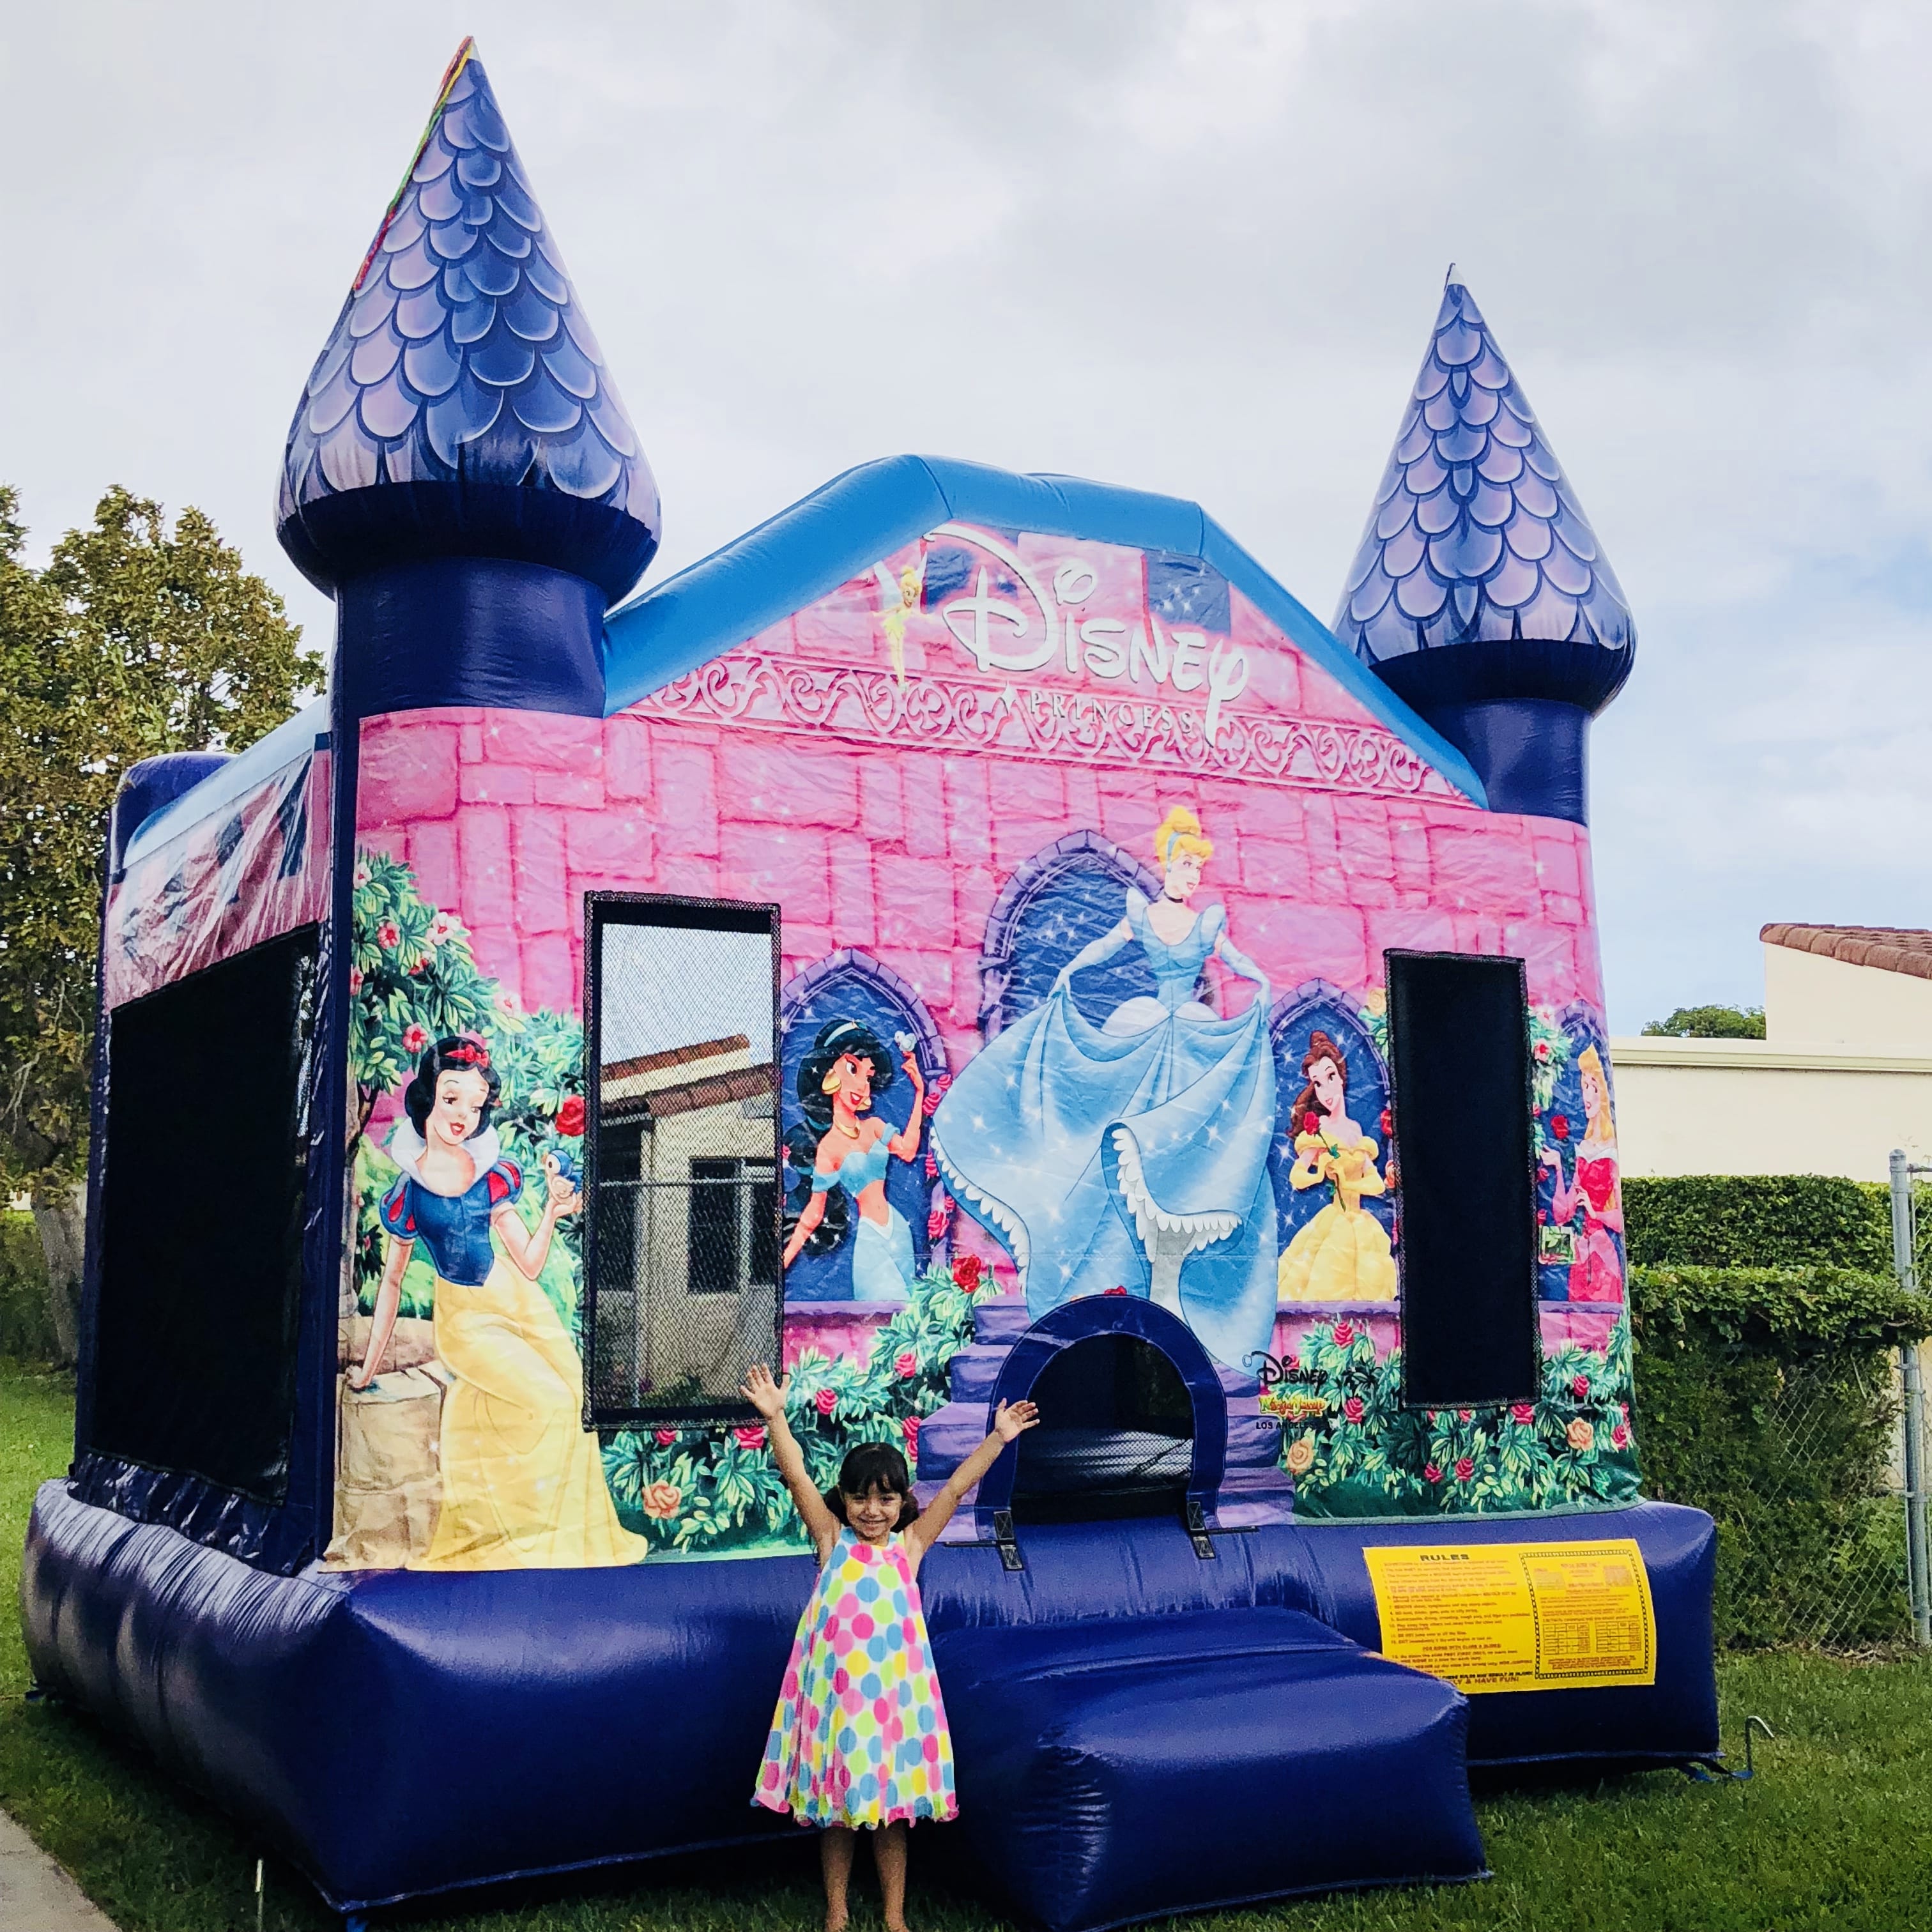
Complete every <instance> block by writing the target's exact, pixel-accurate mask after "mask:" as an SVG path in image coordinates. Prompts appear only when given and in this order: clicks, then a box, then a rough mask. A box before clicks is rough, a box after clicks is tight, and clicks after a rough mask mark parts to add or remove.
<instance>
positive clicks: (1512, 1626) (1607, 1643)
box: [1362, 1538, 1657, 1696]
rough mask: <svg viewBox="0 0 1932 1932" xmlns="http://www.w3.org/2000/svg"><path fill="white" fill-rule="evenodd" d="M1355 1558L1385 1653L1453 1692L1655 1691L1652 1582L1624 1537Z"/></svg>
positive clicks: (1388, 1549)
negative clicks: (1612, 1687) (1646, 1687)
mask: <svg viewBox="0 0 1932 1932" xmlns="http://www.w3.org/2000/svg"><path fill="white" fill-rule="evenodd" d="M1362 1554H1363V1556H1364V1558H1365V1559H1367V1562H1368V1566H1369V1580H1370V1583H1373V1585H1374V1586H1375V1592H1376V1610H1378V1611H1379V1613H1381V1616H1382V1651H1383V1654H1384V1655H1385V1656H1388V1657H1391V1658H1394V1660H1395V1661H1396V1662H1397V1663H1398V1664H1411V1665H1413V1666H1414V1667H1415V1669H1416V1670H1426V1671H1427V1672H1428V1673H1430V1675H1431V1676H1434V1677H1446V1678H1447V1679H1448V1680H1449V1682H1451V1684H1453V1685H1455V1687H1456V1688H1457V1690H1459V1691H1466V1692H1468V1693H1469V1694H1470V1695H1472V1696H1474V1695H1475V1694H1477V1693H1478V1692H1481V1691H1556V1690H1561V1689H1566V1688H1567V1689H1577V1688H1582V1687H1584V1686H1587V1685H1601V1684H1655V1682H1657V1619H1656V1616H1655V1613H1653V1611H1652V1608H1651V1601H1650V1578H1649V1575H1648V1574H1647V1573H1646V1571H1645V1569H1644V1567H1643V1552H1642V1551H1641V1550H1639V1549H1638V1547H1637V1545H1636V1544H1635V1543H1634V1542H1632V1541H1629V1540H1628V1538H1625V1539H1621V1540H1619V1541H1613V1542H1604V1543H1445V1544H1383V1545H1382V1546H1380V1547H1370V1548H1369V1549H1367V1550H1364V1551H1363V1552H1362Z"/></svg>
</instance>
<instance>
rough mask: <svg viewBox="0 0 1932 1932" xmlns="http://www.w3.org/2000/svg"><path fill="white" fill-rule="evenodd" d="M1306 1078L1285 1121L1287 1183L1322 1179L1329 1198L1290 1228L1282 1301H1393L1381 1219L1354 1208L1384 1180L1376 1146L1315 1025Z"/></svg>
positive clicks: (1344, 1067)
mask: <svg viewBox="0 0 1932 1932" xmlns="http://www.w3.org/2000/svg"><path fill="white" fill-rule="evenodd" d="M1301 1072H1302V1077H1303V1078H1304V1079H1305V1080H1306V1081H1307V1082H1308V1084H1307V1086H1305V1087H1304V1088H1303V1089H1302V1090H1301V1093H1300V1094H1299V1095H1298V1097H1296V1100H1295V1105H1294V1106H1293V1107H1292V1109H1290V1110H1289V1119H1290V1120H1291V1121H1293V1122H1294V1123H1295V1165H1294V1166H1292V1168H1290V1169H1289V1175H1288V1178H1289V1183H1290V1184H1291V1185H1292V1187H1294V1188H1295V1190H1296V1191H1297V1192H1298V1193H1299V1192H1300V1191H1301V1190H1302V1189H1304V1188H1305V1187H1321V1186H1322V1185H1323V1184H1327V1185H1328V1186H1329V1187H1332V1188H1333V1189H1334V1199H1333V1200H1331V1202H1328V1205H1327V1206H1325V1208H1322V1210H1321V1211H1319V1213H1318V1214H1316V1216H1315V1218H1314V1219H1313V1220H1311V1221H1310V1222H1308V1223H1306V1224H1305V1225H1304V1226H1302V1227H1301V1228H1300V1229H1297V1230H1296V1232H1295V1239H1294V1240H1293V1241H1290V1242H1289V1244H1288V1247H1287V1249H1286V1252H1285V1253H1283V1256H1282V1258H1281V1266H1280V1269H1279V1270H1278V1271H1277V1274H1276V1277H1275V1279H1276V1282H1277V1288H1278V1290H1279V1292H1280V1298H1281V1299H1282V1300H1283V1301H1394V1299H1395V1295H1396V1279H1395V1256H1394V1254H1393V1253H1391V1250H1390V1247H1389V1238H1388V1235H1387V1234H1386V1233H1385V1232H1384V1230H1383V1228H1382V1223H1380V1222H1379V1221H1378V1220H1376V1217H1374V1216H1373V1214H1370V1212H1369V1211H1368V1210H1367V1208H1364V1206H1363V1205H1362V1197H1363V1196H1364V1195H1366V1194H1383V1193H1387V1192H1388V1184H1386V1183H1385V1181H1383V1179H1382V1176H1381V1175H1379V1174H1378V1173H1377V1172H1376V1155H1377V1154H1379V1153H1380V1152H1381V1151H1382V1150H1381V1149H1380V1148H1379V1147H1377V1146H1376V1143H1375V1140H1374V1138H1373V1136H1370V1135H1368V1134H1365V1133H1363V1131H1362V1130H1361V1127H1360V1125H1359V1124H1358V1123H1357V1122H1356V1121H1355V1120H1353V1119H1352V1118H1351V1117H1350V1115H1349V1063H1348V1061H1346V1060H1345V1059H1344V1058H1343V1056H1342V1050H1341V1049H1340V1047H1338V1046H1337V1045H1336V1044H1335V1043H1334V1041H1333V1040H1331V1039H1330V1038H1329V1037H1328V1035H1327V1034H1325V1033H1322V1032H1321V1031H1319V1030H1318V1031H1316V1032H1315V1033H1313V1034H1311V1035H1310V1037H1309V1042H1308V1051H1307V1053H1305V1054H1304V1055H1303V1056H1302V1060H1301Z"/></svg>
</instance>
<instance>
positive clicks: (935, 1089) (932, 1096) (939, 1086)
mask: <svg viewBox="0 0 1932 1932" xmlns="http://www.w3.org/2000/svg"><path fill="white" fill-rule="evenodd" d="M951 1085H953V1076H952V1075H951V1074H950V1073H942V1074H941V1076H939V1078H938V1079H937V1080H935V1082H933V1083H932V1085H931V1086H930V1087H929V1088H927V1089H926V1112H928V1113H929V1114H936V1113H938V1112H939V1103H940V1102H941V1101H942V1100H944V1099H945V1098H946V1090H947V1088H949V1087H950V1086H951Z"/></svg>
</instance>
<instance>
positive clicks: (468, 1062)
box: [403, 1039, 503, 1134]
mask: <svg viewBox="0 0 1932 1932" xmlns="http://www.w3.org/2000/svg"><path fill="white" fill-rule="evenodd" d="M446 1073H477V1074H481V1076H482V1077H483V1081H484V1085H486V1086H487V1088H489V1090H490V1091H489V1093H488V1094H487V1096H486V1097H485V1098H484V1102H483V1105H482V1107H481V1110H480V1111H479V1112H478V1114H477V1116H476V1131H477V1132H478V1133H479V1134H480V1133H481V1132H482V1131H483V1130H484V1128H485V1127H487V1126H488V1125H489V1124H490V1115H492V1114H493V1113H494V1112H496V1103H498V1102H499V1100H501V1099H502V1097H503V1082H502V1078H501V1077H500V1076H499V1074H498V1073H497V1072H496V1069H495V1068H494V1067H492V1066H491V1065H490V1049H488V1048H487V1046H484V1044H483V1043H482V1042H481V1040H462V1039H450V1040H438V1041H437V1043H436V1044H435V1045H434V1046H427V1047H425V1048H424V1049H423V1056H422V1059H421V1060H419V1061H417V1063H416V1078H415V1079H413V1080H412V1081H411V1082H410V1084H409V1085H407V1087H405V1088H404V1089H403V1111H404V1112H405V1113H407V1115H409V1117H410V1125H411V1126H412V1127H414V1128H415V1129H416V1132H417V1133H422V1132H423V1131H424V1130H425V1128H427V1127H428V1125H429V1117H430V1114H431V1110H432V1109H434V1107H435V1106H436V1083H437V1080H438V1079H440V1077H441V1076H443V1074H446Z"/></svg>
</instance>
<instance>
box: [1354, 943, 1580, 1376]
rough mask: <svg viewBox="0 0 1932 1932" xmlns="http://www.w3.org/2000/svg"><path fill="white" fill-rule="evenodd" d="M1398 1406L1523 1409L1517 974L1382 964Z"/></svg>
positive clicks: (1533, 1323) (1424, 963)
mask: <svg viewBox="0 0 1932 1932" xmlns="http://www.w3.org/2000/svg"><path fill="white" fill-rule="evenodd" d="M1384 957H1385V962H1386V966H1387V971H1388V1020H1389V1064H1390V1071H1391V1074H1392V1075H1393V1076H1394V1085H1395V1129H1396V1147H1397V1152H1398V1154H1399V1155H1400V1161H1401V1173H1402V1190H1401V1194H1400V1200H1401V1203H1402V1207H1401V1217H1402V1218H1401V1224H1400V1225H1401V1229H1402V1240H1401V1244H1400V1246H1399V1247H1398V1248H1397V1251H1396V1253H1397V1262H1398V1264H1399V1265H1400V1271H1401V1282H1402V1341H1403V1400H1404V1401H1405V1402H1406V1403H1407V1404H1408V1405H1409V1407H1411V1408H1412V1409H1454V1408H1459V1407H1472V1408H1473V1407H1478V1406H1484V1405H1486V1404H1489V1403H1504V1402H1534V1401H1535V1400H1536V1397H1537V1394H1538V1386H1539V1385H1540V1383H1541V1379H1542V1375H1541V1370H1542V1349H1541V1343H1540V1342H1539V1341H1538V1329H1537V1310H1536V1265H1537V1263H1536V1250H1537V1238H1536V1193H1535V1188H1536V1183H1535V1167H1534V1166H1533V1165H1532V1157H1531V1153H1530V1145H1529V1121H1530V1109H1531V1106H1532V1100H1531V1094H1530V1084H1529V1002H1528V998H1527V995H1526V987H1525V981H1524V971H1523V962H1522V961H1521V960H1520V959H1491V958H1487V957H1478V956H1476V955H1474V954H1471V953H1406V952H1394V951H1392V952H1390V953H1387V954H1385V956H1384Z"/></svg>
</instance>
